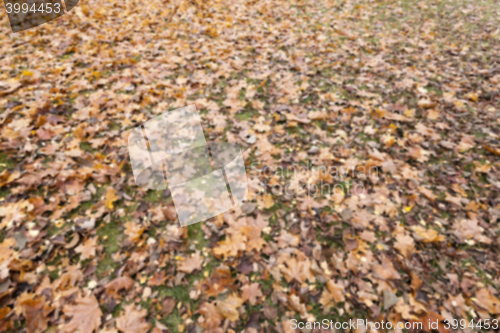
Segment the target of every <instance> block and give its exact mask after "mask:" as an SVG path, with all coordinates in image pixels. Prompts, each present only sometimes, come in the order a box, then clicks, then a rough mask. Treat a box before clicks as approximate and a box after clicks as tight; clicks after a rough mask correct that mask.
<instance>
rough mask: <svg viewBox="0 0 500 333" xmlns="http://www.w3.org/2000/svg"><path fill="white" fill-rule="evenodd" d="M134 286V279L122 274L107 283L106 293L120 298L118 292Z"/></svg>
mask: <svg viewBox="0 0 500 333" xmlns="http://www.w3.org/2000/svg"><path fill="white" fill-rule="evenodd" d="M133 286H134V280H132V279H131V278H129V277H128V276H120V277H117V278H116V279H114V280H113V281H111V282H109V283H108V284H107V285H106V293H107V294H108V295H110V296H112V297H115V298H118V297H119V295H118V293H119V292H120V291H122V290H130V288H132V287H133Z"/></svg>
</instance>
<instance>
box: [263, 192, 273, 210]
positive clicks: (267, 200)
mask: <svg viewBox="0 0 500 333" xmlns="http://www.w3.org/2000/svg"><path fill="white" fill-rule="evenodd" d="M272 206H274V200H273V197H272V195H271V194H264V208H266V209H267V208H271V207H272Z"/></svg>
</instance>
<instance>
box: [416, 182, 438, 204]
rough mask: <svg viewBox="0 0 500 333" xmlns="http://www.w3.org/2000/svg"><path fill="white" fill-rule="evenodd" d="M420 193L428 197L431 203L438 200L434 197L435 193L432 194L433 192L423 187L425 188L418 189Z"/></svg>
mask: <svg viewBox="0 0 500 333" xmlns="http://www.w3.org/2000/svg"><path fill="white" fill-rule="evenodd" d="M418 190H419V192H420V193H421V194H422V195H423V196H424V197H426V198H427V199H429V200H430V201H434V200H436V196H435V195H434V193H432V191H431V190H429V189H427V188H425V187H423V186H420V187H419V188H418Z"/></svg>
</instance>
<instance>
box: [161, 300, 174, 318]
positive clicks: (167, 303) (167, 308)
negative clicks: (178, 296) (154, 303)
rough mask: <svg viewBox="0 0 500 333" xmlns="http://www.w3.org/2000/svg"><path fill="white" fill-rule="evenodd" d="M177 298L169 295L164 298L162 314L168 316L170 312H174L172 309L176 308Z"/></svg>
mask: <svg viewBox="0 0 500 333" xmlns="http://www.w3.org/2000/svg"><path fill="white" fill-rule="evenodd" d="M175 304H176V303H175V300H174V299H173V298H171V297H167V298H165V299H164V300H163V302H162V303H161V314H162V316H164V317H166V316H168V315H169V314H170V313H172V310H174V307H175Z"/></svg>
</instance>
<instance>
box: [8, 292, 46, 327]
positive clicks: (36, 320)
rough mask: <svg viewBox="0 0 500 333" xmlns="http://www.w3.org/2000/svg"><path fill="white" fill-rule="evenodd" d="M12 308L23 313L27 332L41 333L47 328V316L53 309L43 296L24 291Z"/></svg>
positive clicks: (18, 312)
mask: <svg viewBox="0 0 500 333" xmlns="http://www.w3.org/2000/svg"><path fill="white" fill-rule="evenodd" d="M14 310H15V311H16V313H17V314H20V313H22V314H23V316H24V318H25V319H26V326H27V331H28V333H41V332H44V331H45V330H46V329H47V322H48V320H49V319H48V318H47V316H48V315H49V313H50V312H51V311H52V310H53V309H52V308H51V307H50V306H49V304H48V302H46V301H45V297H43V296H42V297H40V296H36V295H35V294H28V293H27V292H24V293H23V294H21V296H19V298H18V299H17V303H16V306H15V308H14Z"/></svg>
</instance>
